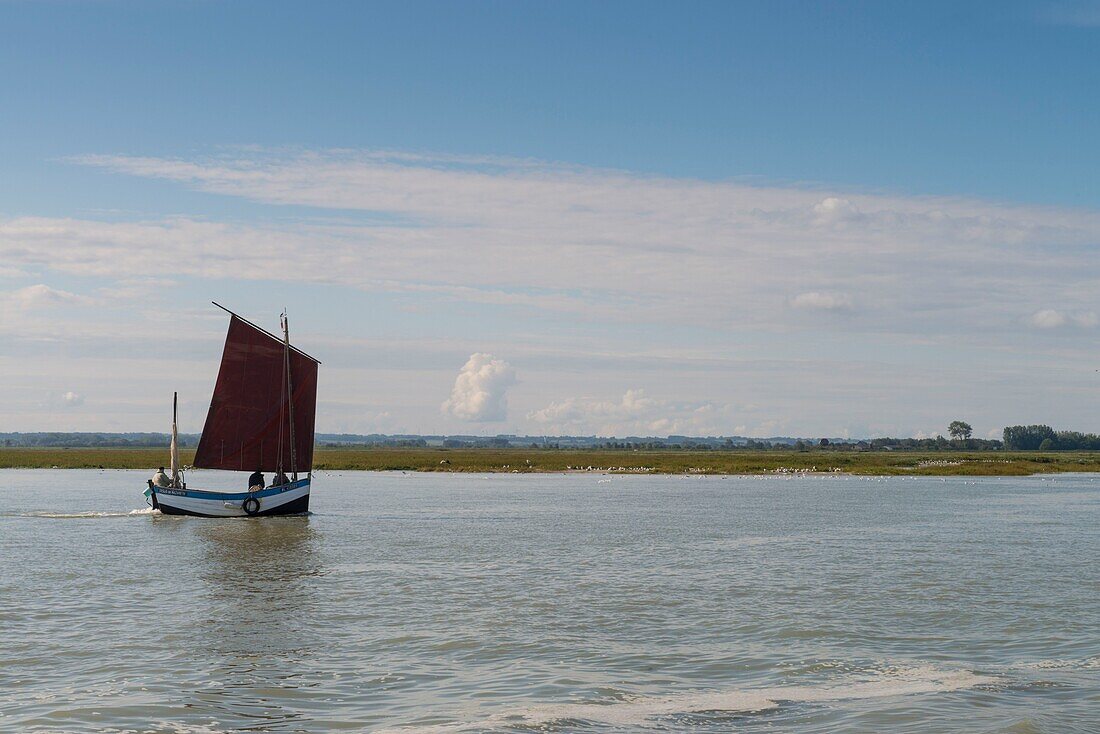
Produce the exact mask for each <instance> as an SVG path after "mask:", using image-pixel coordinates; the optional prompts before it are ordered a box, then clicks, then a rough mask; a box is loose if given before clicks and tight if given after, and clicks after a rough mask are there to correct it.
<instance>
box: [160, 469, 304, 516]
mask: <svg viewBox="0 0 1100 734" xmlns="http://www.w3.org/2000/svg"><path fill="white" fill-rule="evenodd" d="M309 483H310V480H309V479H308V478H306V479H299V480H298V481H297V482H291V483H289V484H284V485H281V486H278V487H267V488H265V489H262V490H260V491H258V492H214V491H206V490H201V489H189V488H188V489H174V488H171V487H154V488H153V495H152V501H153V506H154V507H155V508H157V509H159V510H160V511H161V512H162V513H164V514H166V515H197V516H199V517H251V516H265V515H297V514H301V513H303V512H308V511H309ZM249 498H254V499H255V500H256V501H257V502H258V503H259V507H254V506H253V507H252V509H253V512H252V513H248V512H245V509H246V508H245V501H246V500H248V499H249Z"/></svg>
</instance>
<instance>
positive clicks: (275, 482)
mask: <svg viewBox="0 0 1100 734" xmlns="http://www.w3.org/2000/svg"><path fill="white" fill-rule="evenodd" d="M284 484H290V480H289V479H287V477H286V474H283V470H282V469H280V470H279V472H278V473H277V474H276V475H275V478H274V479H272V480H271V486H272V487H281V486H283V485H284Z"/></svg>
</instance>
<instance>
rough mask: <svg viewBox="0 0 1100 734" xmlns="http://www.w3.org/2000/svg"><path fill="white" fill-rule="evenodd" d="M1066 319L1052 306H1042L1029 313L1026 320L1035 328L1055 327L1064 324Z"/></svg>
mask: <svg viewBox="0 0 1100 734" xmlns="http://www.w3.org/2000/svg"><path fill="white" fill-rule="evenodd" d="M1066 320H1067V319H1066V317H1065V316H1064V315H1063V314H1061V313H1059V312H1058V311H1055V310H1054V309H1052V308H1044V309H1042V310H1041V311H1036V312H1035V313H1033V314H1031V316H1029V317H1028V320H1027V322H1028V323H1029V324H1031V325H1032V326H1034V327H1035V328H1036V329H1057V328H1058V327H1059V326H1064V325H1065V323H1066Z"/></svg>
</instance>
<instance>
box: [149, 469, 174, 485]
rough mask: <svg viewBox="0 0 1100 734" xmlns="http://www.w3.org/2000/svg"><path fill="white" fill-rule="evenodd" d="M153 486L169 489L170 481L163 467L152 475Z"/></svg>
mask: <svg viewBox="0 0 1100 734" xmlns="http://www.w3.org/2000/svg"><path fill="white" fill-rule="evenodd" d="M153 484H155V485H156V486H158V487H171V486H172V480H171V479H169V478H168V475H167V474H165V473H164V467H163V466H162V467H160V468H159V469H157V473H156V474H154V475H153Z"/></svg>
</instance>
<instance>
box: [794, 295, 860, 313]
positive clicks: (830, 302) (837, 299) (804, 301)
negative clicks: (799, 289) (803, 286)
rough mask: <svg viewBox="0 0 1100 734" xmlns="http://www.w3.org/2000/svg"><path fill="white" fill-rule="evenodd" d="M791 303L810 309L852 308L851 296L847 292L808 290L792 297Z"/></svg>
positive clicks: (797, 306) (833, 309)
mask: <svg viewBox="0 0 1100 734" xmlns="http://www.w3.org/2000/svg"><path fill="white" fill-rule="evenodd" d="M791 305H792V306H794V307H795V308H802V309H807V310H811V311H848V310H851V308H852V297H851V296H850V295H848V294H847V293H821V292H819V291H810V292H808V293H799V294H798V295H797V296H795V297H794V298H792V299H791Z"/></svg>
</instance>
